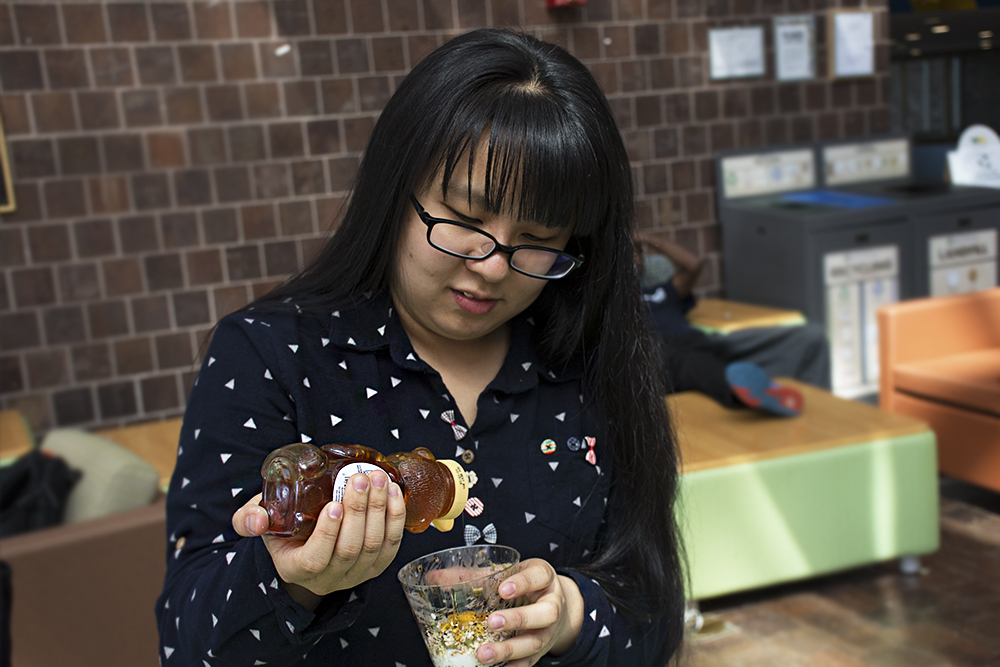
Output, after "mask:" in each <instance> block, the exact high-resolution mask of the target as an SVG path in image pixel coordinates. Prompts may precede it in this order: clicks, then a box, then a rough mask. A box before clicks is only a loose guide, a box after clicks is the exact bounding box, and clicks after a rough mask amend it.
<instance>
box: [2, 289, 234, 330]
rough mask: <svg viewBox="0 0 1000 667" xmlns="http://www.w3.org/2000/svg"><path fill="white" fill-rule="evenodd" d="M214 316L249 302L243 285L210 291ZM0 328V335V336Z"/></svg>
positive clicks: (229, 311) (220, 316) (221, 315)
mask: <svg viewBox="0 0 1000 667" xmlns="http://www.w3.org/2000/svg"><path fill="white" fill-rule="evenodd" d="M212 300H213V301H214V303H215V313H216V317H218V318H222V317H224V316H226V315H228V314H229V313H232V312H235V311H237V310H239V309H240V308H242V307H243V306H245V305H247V304H248V303H250V293H249V292H248V291H247V288H246V286H245V285H234V286H231V287H220V288H218V289H216V290H214V291H213V292H212ZM2 335H3V333H2V330H0V336H2Z"/></svg>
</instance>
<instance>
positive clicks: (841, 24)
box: [826, 9, 875, 79]
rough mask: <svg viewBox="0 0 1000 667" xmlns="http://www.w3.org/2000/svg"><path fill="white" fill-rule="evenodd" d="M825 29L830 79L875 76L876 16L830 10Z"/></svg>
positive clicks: (869, 13) (851, 10) (866, 13)
mask: <svg viewBox="0 0 1000 667" xmlns="http://www.w3.org/2000/svg"><path fill="white" fill-rule="evenodd" d="M826 25H827V45H828V48H829V54H828V58H827V62H828V65H829V77H830V78H831V79H841V78H855V77H865V76H874V74H875V12H872V11H865V10H854V9H831V10H830V12H829V15H828V16H827V22H826Z"/></svg>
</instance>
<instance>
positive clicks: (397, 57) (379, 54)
mask: <svg viewBox="0 0 1000 667" xmlns="http://www.w3.org/2000/svg"><path fill="white" fill-rule="evenodd" d="M372 53H373V55H374V61H375V71H376V72H393V71H404V70H406V51H405V50H404V48H403V40H402V38H400V37H377V38H374V39H372Z"/></svg>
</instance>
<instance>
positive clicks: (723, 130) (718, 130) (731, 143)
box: [709, 123, 736, 152]
mask: <svg viewBox="0 0 1000 667" xmlns="http://www.w3.org/2000/svg"><path fill="white" fill-rule="evenodd" d="M709 134H710V143H711V146H712V151H713V152H714V151H727V150H731V149H733V148H736V137H735V134H734V132H733V125H732V123H713V124H712V126H711V128H710V129H709Z"/></svg>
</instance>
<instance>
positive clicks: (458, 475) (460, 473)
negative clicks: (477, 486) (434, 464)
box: [431, 460, 469, 532]
mask: <svg viewBox="0 0 1000 667" xmlns="http://www.w3.org/2000/svg"><path fill="white" fill-rule="evenodd" d="M438 463H442V464H444V467H445V468H447V469H448V472H450V473H451V477H452V479H453V480H454V482H455V499H454V500H453V501H452V503H451V507H450V508H449V509H448V511H447V512H446V513H445V514H444V515H443V516H441V517H439V518H437V519H434V521H432V522H431V525H433V526H434V527H435V528H437V529H438V530H440V531H442V532H447V531H449V530H451V529H452V527H453V526H454V525H455V519H457V518H458V517H459V516H460V515H461V514H462V511H463V510H464V509H465V503H466V502H468V500H469V480H468V478H467V477H466V475H465V469H464V468H462V466H461V465H460V464H459V463H458V461H450V460H439V461H438Z"/></svg>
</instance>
